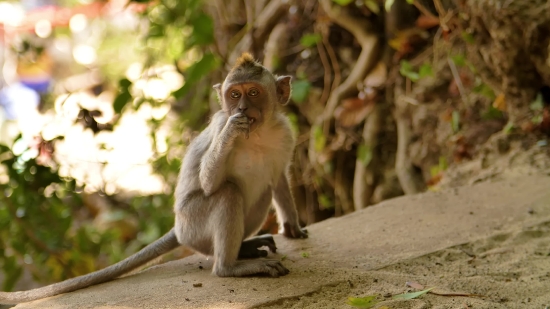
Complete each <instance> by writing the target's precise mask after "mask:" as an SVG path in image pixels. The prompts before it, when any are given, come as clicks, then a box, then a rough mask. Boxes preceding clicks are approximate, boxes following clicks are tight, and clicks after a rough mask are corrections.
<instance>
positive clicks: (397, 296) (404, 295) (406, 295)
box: [392, 288, 433, 300]
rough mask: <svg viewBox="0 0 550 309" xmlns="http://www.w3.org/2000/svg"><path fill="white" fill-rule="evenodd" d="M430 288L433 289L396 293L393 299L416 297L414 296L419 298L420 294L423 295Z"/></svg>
mask: <svg viewBox="0 0 550 309" xmlns="http://www.w3.org/2000/svg"><path fill="white" fill-rule="evenodd" d="M430 290H433V288H429V289H425V290H422V291H420V292H412V293H404V294H399V295H394V296H393V297H392V298H393V299H401V300H407V299H414V298H417V297H418V296H422V295H424V294H426V293H428V292H429V291H430Z"/></svg>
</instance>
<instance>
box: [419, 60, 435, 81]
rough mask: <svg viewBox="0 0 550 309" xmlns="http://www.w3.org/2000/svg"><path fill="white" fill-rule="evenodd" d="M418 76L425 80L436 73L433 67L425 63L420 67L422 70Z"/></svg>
mask: <svg viewBox="0 0 550 309" xmlns="http://www.w3.org/2000/svg"><path fill="white" fill-rule="evenodd" d="M418 76H419V77H420V78H423V77H427V76H434V72H433V70H432V66H431V65H429V64H427V63H424V64H423V65H422V66H421V67H420V70H419V71H418Z"/></svg>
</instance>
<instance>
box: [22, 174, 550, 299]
mask: <svg viewBox="0 0 550 309" xmlns="http://www.w3.org/2000/svg"><path fill="white" fill-rule="evenodd" d="M549 188H550V177H548V176H527V177H516V178H513V179H508V180H504V181H496V182H491V181H487V182H484V183H479V184H475V185H472V186H464V187H460V188H452V189H447V190H442V191H438V192H428V193H424V194H419V195H414V196H406V197H400V198H395V199H392V200H389V201H385V202H382V203H380V204H378V205H376V206H373V207H369V208H366V209H364V210H361V211H359V212H356V213H353V214H350V215H347V216H343V217H340V218H333V219H329V220H326V221H323V222H320V223H318V224H314V225H311V226H309V227H308V229H309V233H310V238H309V239H306V240H289V239H285V238H283V237H281V236H276V241H277V244H278V247H279V250H278V253H277V254H276V255H272V256H271V257H272V258H279V259H283V263H284V264H285V265H286V266H287V267H288V268H289V269H290V271H291V273H290V274H289V275H288V276H285V277H281V278H276V279H275V278H218V277H215V276H213V275H211V273H210V271H211V267H212V261H211V260H209V259H207V258H205V257H202V256H198V255H195V256H191V257H188V258H185V259H182V260H178V261H172V262H168V263H165V264H162V265H158V266H154V267H152V268H149V269H147V270H145V271H142V272H140V273H138V274H134V275H131V276H127V277H125V278H121V279H118V280H115V281H113V282H109V283H105V284H101V285H98V286H94V287H91V288H88V289H84V290H80V291H77V292H73V293H68V294H64V295H60V296H57V297H52V298H48V299H44V300H40V301H36V302H32V303H26V304H20V305H18V306H16V307H15V308H17V309H22V308H102V309H106V308H117V309H118V308H351V307H350V306H349V305H347V304H346V300H347V298H348V297H363V296H368V295H377V297H378V299H379V300H380V301H381V302H380V303H379V304H378V305H377V306H376V307H375V308H383V306H387V307H388V308H392V309H395V308H546V307H547V306H550V295H549V294H548V293H547V291H549V290H550V258H549V257H548V256H549V254H550V190H548V189H549ZM407 282H417V283H419V284H421V285H423V286H424V287H435V289H434V290H433V291H435V292H438V293H463V294H467V295H468V296H438V295H434V294H427V295H423V296H421V297H419V298H418V299H414V300H392V299H391V295H395V294H399V293H404V292H408V291H412V290H413V289H412V288H410V287H407V286H406V283H407ZM473 294H477V295H478V296H475V295H473Z"/></svg>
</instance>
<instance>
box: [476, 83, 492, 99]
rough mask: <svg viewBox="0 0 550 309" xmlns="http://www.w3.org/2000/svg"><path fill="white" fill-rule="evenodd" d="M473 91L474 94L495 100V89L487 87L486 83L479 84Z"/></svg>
mask: <svg viewBox="0 0 550 309" xmlns="http://www.w3.org/2000/svg"><path fill="white" fill-rule="evenodd" d="M472 91H473V92H474V93H477V94H480V95H482V96H484V97H486V98H488V99H490V100H495V98H496V95H495V92H494V91H493V89H491V87H489V86H487V85H486V84H484V83H479V84H478V85H477V86H475V87H474V88H473V89H472Z"/></svg>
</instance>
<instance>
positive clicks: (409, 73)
mask: <svg viewBox="0 0 550 309" xmlns="http://www.w3.org/2000/svg"><path fill="white" fill-rule="evenodd" d="M399 64H400V68H399V73H400V74H401V75H403V76H404V77H407V78H408V79H410V80H412V81H413V82H415V81H417V80H418V79H419V78H420V76H419V75H418V73H416V72H415V71H414V69H413V66H412V64H411V63H410V62H408V61H407V60H401V62H400V63H399Z"/></svg>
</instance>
